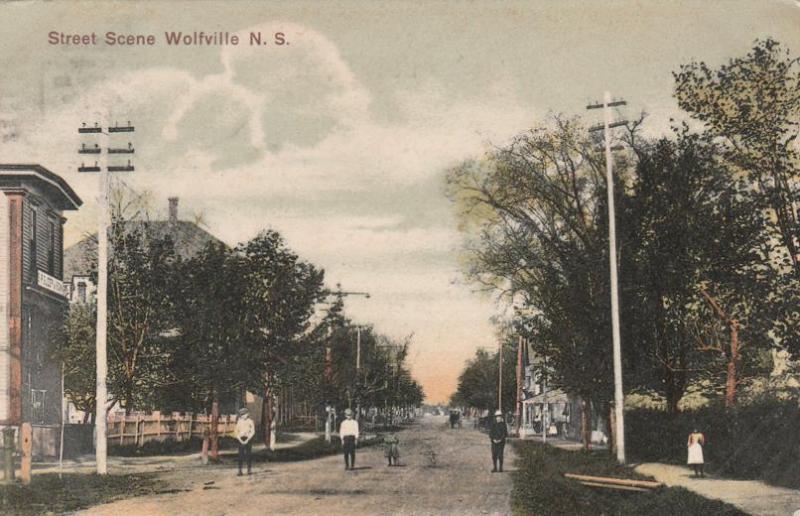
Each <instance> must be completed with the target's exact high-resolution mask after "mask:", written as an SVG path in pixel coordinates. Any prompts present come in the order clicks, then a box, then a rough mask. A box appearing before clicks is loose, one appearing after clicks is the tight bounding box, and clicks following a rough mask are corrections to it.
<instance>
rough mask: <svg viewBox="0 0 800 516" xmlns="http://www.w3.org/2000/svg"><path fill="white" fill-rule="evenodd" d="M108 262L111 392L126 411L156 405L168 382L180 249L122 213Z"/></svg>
mask: <svg viewBox="0 0 800 516" xmlns="http://www.w3.org/2000/svg"><path fill="white" fill-rule="evenodd" d="M109 240H110V245H111V249H113V253H112V254H111V256H110V258H109V266H108V279H109V288H108V344H109V357H110V360H109V376H108V383H109V392H110V394H111V396H112V399H111V401H118V402H120V403H121V404H122V406H123V407H124V408H125V410H126V411H131V410H133V409H152V408H155V407H157V406H158V403H159V400H158V399H157V398H156V397H155V396H154V394H155V393H157V392H159V391H160V390H161V389H162V388H163V387H165V381H166V380H167V379H168V378H169V375H168V374H167V373H166V365H167V354H166V353H165V352H164V348H163V344H164V339H163V336H164V334H165V333H166V332H167V331H168V330H170V329H171V328H172V327H173V322H172V305H171V299H170V293H171V289H172V284H173V283H174V279H175V274H174V270H173V264H174V263H175V250H174V245H173V242H172V240H171V239H170V238H169V237H160V236H155V235H152V234H149V233H148V232H147V226H146V223H145V222H134V221H125V220H120V219H116V220H114V221H113V224H112V226H111V235H110V239H109Z"/></svg>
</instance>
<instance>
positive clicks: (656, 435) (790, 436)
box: [625, 400, 800, 489]
mask: <svg viewBox="0 0 800 516" xmlns="http://www.w3.org/2000/svg"><path fill="white" fill-rule="evenodd" d="M625 427H626V428H625V430H626V431H625V441H626V452H627V453H628V455H629V457H630V458H631V459H632V460H635V461H639V462H654V461H657V462H669V463H674V464H683V463H685V462H686V439H687V437H688V435H689V433H690V432H691V431H692V430H693V429H695V428H696V429H697V430H699V431H700V432H702V433H703V434H704V435H705V437H706V446H705V447H704V450H703V452H704V456H705V459H706V464H707V466H706V470H707V471H708V472H711V473H715V474H718V475H722V476H728V477H734V478H747V479H758V480H763V481H765V482H768V483H771V484H775V485H780V486H786V487H792V488H795V489H796V488H800V430H799V429H800V409H798V406H797V402H790V401H777V400H764V401H760V402H757V403H752V404H749V405H745V406H741V407H737V408H734V409H729V410H726V409H725V408H724V407H722V406H719V405H713V406H709V407H705V408H703V409H700V410H697V411H692V412H681V413H678V414H677V415H675V416H674V417H670V416H669V415H668V414H667V413H665V412H659V411H655V410H633V411H630V412H626V415H625Z"/></svg>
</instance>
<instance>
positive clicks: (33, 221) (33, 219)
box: [30, 208, 39, 283]
mask: <svg viewBox="0 0 800 516" xmlns="http://www.w3.org/2000/svg"><path fill="white" fill-rule="evenodd" d="M37 225H38V221H37V220H36V209H34V208H31V242H30V257H31V270H30V274H31V278H30V279H31V282H32V283H36V276H37V274H36V272H37V271H38V270H39V265H38V264H37V263H36V234H37V231H36V226H37Z"/></svg>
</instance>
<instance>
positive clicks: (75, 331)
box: [56, 303, 97, 423]
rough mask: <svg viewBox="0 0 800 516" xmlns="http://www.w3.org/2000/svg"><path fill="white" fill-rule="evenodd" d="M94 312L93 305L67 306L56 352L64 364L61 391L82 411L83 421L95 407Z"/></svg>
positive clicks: (91, 413)
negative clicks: (62, 388) (67, 309)
mask: <svg viewBox="0 0 800 516" xmlns="http://www.w3.org/2000/svg"><path fill="white" fill-rule="evenodd" d="M96 321H97V315H96V313H95V309H94V306H93V305H90V304H86V303H76V304H72V305H70V307H69V311H68V312H67V314H66V319H65V323H64V329H63V333H62V335H60V336H59V337H60V338H58V339H57V342H58V343H59V345H60V346H59V349H58V350H56V356H57V358H58V359H59V361H60V362H61V363H62V364H64V395H65V396H67V398H69V400H70V401H71V402H72V403H73V404H74V405H75V408H77V409H78V410H81V411H83V412H84V423H85V422H87V421H88V418H89V417H91V416H92V415H93V414H94V410H95V396H96V395H95V386H96V384H95V360H96V355H95V351H96V347H95V346H96V342H95V334H96V332H95V329H96Z"/></svg>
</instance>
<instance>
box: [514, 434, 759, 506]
mask: <svg viewBox="0 0 800 516" xmlns="http://www.w3.org/2000/svg"><path fill="white" fill-rule="evenodd" d="M513 445H514V447H515V449H516V451H517V462H516V465H517V471H515V472H514V473H513V475H514V477H513V478H514V487H513V491H512V499H511V505H512V509H513V511H514V514H515V515H540V514H541V515H545V514H547V515H552V514H565V515H566V514H568V515H571V516H572V515H574V516H584V515H585V516H590V515H591V516H597V515H644V514H647V515H674V514H702V515H703V516H723V515H724V516H740V515H745V513H744V512H742V511H740V510H739V509H737V508H736V507H734V506H732V505H730V504H726V503H724V502H721V501H718V500H709V499H707V498H704V497H702V496H699V495H697V494H695V493H693V492H691V491H688V490H686V489H684V488H680V487H661V488H658V489H655V490H653V491H648V492H628V491H618V490H614V489H605V488H599V487H588V486H584V485H582V484H581V483H580V482H577V481H575V480H570V479H567V478H564V473H577V474H580V475H593V476H601V477H615V478H625V479H635V480H652V478H649V477H646V476H643V475H639V474H637V473H635V472H634V471H633V470H632V469H630V468H628V467H625V466H620V465H619V464H617V463H616V462H615V461H614V460H613V458H611V457H610V456H609V455H607V454H604V453H586V452H576V451H567V450H561V449H558V448H554V447H552V446H547V445H542V444H541V443H535V442H531V441H516V442H514V444H513Z"/></svg>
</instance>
